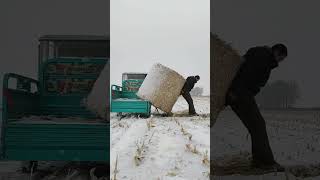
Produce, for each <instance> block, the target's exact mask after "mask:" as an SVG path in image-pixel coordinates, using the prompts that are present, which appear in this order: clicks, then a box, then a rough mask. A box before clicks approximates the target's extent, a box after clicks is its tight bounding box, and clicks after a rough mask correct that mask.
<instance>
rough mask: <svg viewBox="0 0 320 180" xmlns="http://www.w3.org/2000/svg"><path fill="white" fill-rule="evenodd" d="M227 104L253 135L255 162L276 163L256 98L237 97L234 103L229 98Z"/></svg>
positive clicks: (249, 96)
mask: <svg viewBox="0 0 320 180" xmlns="http://www.w3.org/2000/svg"><path fill="white" fill-rule="evenodd" d="M227 104H228V105H230V106H231V108H232V110H233V111H234V112H235V113H236V115H237V116H238V117H239V118H240V120H241V121H242V122H243V124H244V125H245V126H246V128H247V129H248V131H249V133H250V135H251V142H252V158H253V161H254V162H258V163H259V162H260V163H263V164H272V163H274V162H275V161H274V157H273V154H272V150H271V148H270V145H269V140H268V135H267V131H266V123H265V120H264V118H263V117H262V115H261V113H260V110H259V108H258V105H257V103H256V101H255V98H254V96H252V95H244V96H236V97H235V98H234V100H232V101H230V100H228V98H227Z"/></svg>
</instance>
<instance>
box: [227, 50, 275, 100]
mask: <svg viewBox="0 0 320 180" xmlns="http://www.w3.org/2000/svg"><path fill="white" fill-rule="evenodd" d="M244 59H245V61H244V62H243V64H242V65H241V67H240V68H239V71H238V73H237V74H236V76H235V78H234V80H233V82H232V85H231V89H233V90H234V91H235V93H238V94H243V93H245V94H247V93H250V94H251V95H256V94H257V93H258V92H259V91H260V88H261V87H263V86H264V85H265V84H266V82H267V81H268V79H269V77H270V73H271V70H272V69H273V68H275V67H277V66H278V62H277V61H276V60H275V58H274V56H273V54H272V50H271V48H269V47H266V46H264V47H254V48H251V49H249V50H248V51H247V53H246V54H245V55H244Z"/></svg>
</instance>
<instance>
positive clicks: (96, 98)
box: [85, 64, 110, 119]
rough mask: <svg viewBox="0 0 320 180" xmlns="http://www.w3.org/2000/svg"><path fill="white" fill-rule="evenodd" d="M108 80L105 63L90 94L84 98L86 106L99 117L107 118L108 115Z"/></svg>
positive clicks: (108, 75) (107, 68) (107, 66)
mask: <svg viewBox="0 0 320 180" xmlns="http://www.w3.org/2000/svg"><path fill="white" fill-rule="evenodd" d="M109 81H110V70H109V65H108V64H106V65H105V66H104V68H103V70H102V71H101V73H100V75H99V77H98V79H97V80H96V81H95V83H94V85H93V87H92V89H91V92H90V94H89V95H88V97H87V99H86V102H85V104H86V107H87V109H89V110H90V111H91V112H93V113H96V114H97V115H98V116H99V117H101V118H103V119H107V117H109V113H110V111H109V109H108V107H109Z"/></svg>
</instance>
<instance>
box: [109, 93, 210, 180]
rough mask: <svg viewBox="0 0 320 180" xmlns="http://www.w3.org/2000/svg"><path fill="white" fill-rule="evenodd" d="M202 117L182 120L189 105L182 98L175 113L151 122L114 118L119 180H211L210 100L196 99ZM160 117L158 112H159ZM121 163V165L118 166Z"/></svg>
mask: <svg viewBox="0 0 320 180" xmlns="http://www.w3.org/2000/svg"><path fill="white" fill-rule="evenodd" d="M194 104H195V107H196V110H197V112H198V113H199V114H202V116H201V117H196V116H194V117H181V113H184V112H186V111H185V110H187V109H188V105H187V103H186V102H185V100H184V99H182V98H179V99H178V101H177V103H176V104H175V106H174V107H173V112H174V113H178V114H180V116H179V117H162V116H160V115H156V114H153V115H152V117H150V118H148V119H140V118H135V117H128V118H123V119H121V120H120V119H119V118H118V117H117V116H116V115H115V114H113V115H112V116H111V174H112V178H115V179H137V180H140V179H141V180H144V179H148V180H153V179H154V180H162V179H163V180H164V179H177V180H180V179H181V180H182V179H209V172H210V166H209V159H210V157H209V155H210V128H209V113H210V104H209V98H207V97H199V98H194ZM155 113H156V112H155ZM116 162H117V163H116Z"/></svg>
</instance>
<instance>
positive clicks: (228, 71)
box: [210, 34, 241, 126]
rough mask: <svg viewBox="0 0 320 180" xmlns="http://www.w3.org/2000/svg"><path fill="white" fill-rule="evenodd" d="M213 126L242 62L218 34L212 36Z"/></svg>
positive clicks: (237, 54)
mask: <svg viewBox="0 0 320 180" xmlns="http://www.w3.org/2000/svg"><path fill="white" fill-rule="evenodd" d="M210 39H211V40H210V52H211V56H210V58H211V59H210V61H211V71H210V79H211V80H210V81H211V88H210V89H211V98H210V101H211V102H210V104H211V113H210V116H211V117H210V119H211V126H213V124H214V123H215V121H216V119H217V117H218V115H219V113H220V112H221V111H222V110H223V109H224V107H225V96H226V93H227V90H228V88H229V86H230V84H231V82H232V80H233V78H234V76H235V74H236V72H237V70H238V67H239V65H240V63H241V56H240V55H239V53H238V52H237V51H236V50H234V49H233V48H232V47H231V46H230V45H229V44H227V43H226V42H225V41H223V40H221V39H220V38H219V37H218V36H217V35H214V34H211V37H210Z"/></svg>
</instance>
